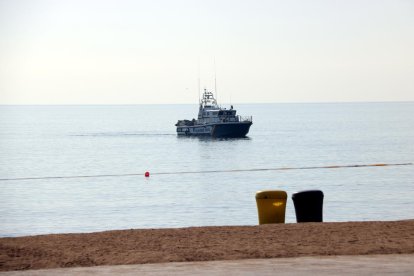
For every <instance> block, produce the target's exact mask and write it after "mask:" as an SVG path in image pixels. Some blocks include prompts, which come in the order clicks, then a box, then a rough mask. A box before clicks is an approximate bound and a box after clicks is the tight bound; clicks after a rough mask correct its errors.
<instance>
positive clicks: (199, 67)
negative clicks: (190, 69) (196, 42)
mask: <svg viewBox="0 0 414 276" xmlns="http://www.w3.org/2000/svg"><path fill="white" fill-rule="evenodd" d="M200 101H201V100H200V57H199V58H198V103H200Z"/></svg>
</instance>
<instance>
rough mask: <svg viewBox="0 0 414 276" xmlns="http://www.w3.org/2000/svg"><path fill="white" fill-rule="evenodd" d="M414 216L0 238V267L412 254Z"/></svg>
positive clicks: (4, 269) (6, 269)
mask: <svg viewBox="0 0 414 276" xmlns="http://www.w3.org/2000/svg"><path fill="white" fill-rule="evenodd" d="M413 253H414V220H405V221H389V222H335V223H303V224H296V223H294V224H273V225H261V226H219V227H190V228H176V229H135V230H134V229H131V230H117V231H106V232H98V233H85V234H55V235H41V236H29V237H18V238H1V239H0V270H2V271H8V270H25V269H43V268H63V267H79V266H98V265H128V264H145V263H167V262H194V261H214V260H240V259H262V258H283V257H301V256H327V255H373V254H413Z"/></svg>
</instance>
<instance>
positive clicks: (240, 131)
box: [177, 122, 252, 138]
mask: <svg viewBox="0 0 414 276" xmlns="http://www.w3.org/2000/svg"><path fill="white" fill-rule="evenodd" d="M251 125H252V122H235V123H219V124H209V125H203V126H201V125H196V126H186V127H177V134H178V135H184V136H211V137H214V138H241V137H246V135H247V133H249V130H250V126H251Z"/></svg>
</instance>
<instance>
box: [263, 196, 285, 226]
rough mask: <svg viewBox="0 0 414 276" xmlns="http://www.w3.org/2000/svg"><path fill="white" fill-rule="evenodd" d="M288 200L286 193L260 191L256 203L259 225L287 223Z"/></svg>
mask: <svg viewBox="0 0 414 276" xmlns="http://www.w3.org/2000/svg"><path fill="white" fill-rule="evenodd" d="M286 200H287V193H286V192H285V191H258V192H257V193H256V203H257V212H258V214H259V224H266V223H285V213H286Z"/></svg>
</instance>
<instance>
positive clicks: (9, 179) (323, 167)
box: [0, 163, 413, 181]
mask: <svg viewBox="0 0 414 276" xmlns="http://www.w3.org/2000/svg"><path fill="white" fill-rule="evenodd" d="M410 165H413V163H399V164H362V165H337V166H314V167H281V168H262V169H234V170H211V171H183V172H159V173H157V172H155V173H152V175H172V174H202V173H230V172H261V171H287V170H318V169H339V168H362V167H385V166H410ZM146 174H147V173H145V174H142V173H128V174H98V175H74V176H44V177H20V178H0V181H18V180H49V179H74V178H98V177H123V176H140V175H141V176H142V175H145V176H147V175H146ZM148 176H149V173H148Z"/></svg>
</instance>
